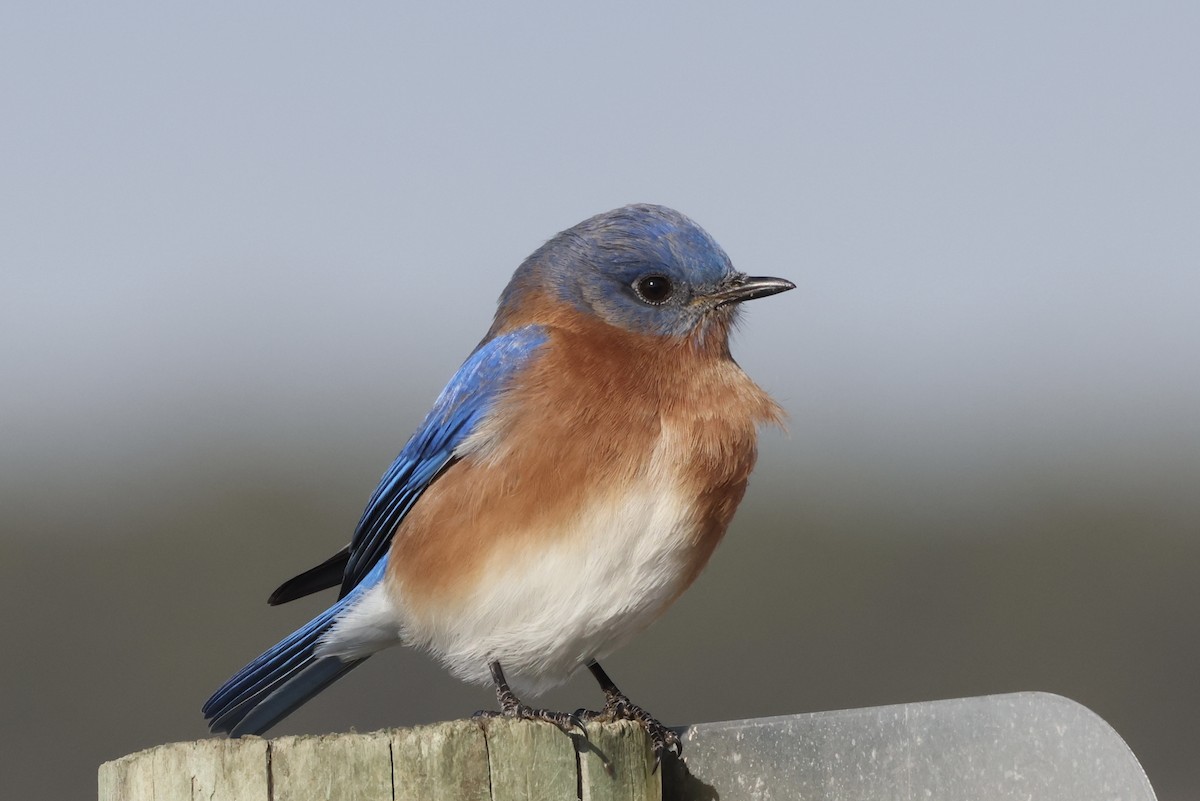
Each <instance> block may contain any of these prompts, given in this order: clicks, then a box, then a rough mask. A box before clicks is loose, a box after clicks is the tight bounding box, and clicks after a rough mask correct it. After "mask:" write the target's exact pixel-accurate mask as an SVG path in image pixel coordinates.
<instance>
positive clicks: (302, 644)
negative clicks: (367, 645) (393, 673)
mask: <svg viewBox="0 0 1200 801" xmlns="http://www.w3.org/2000/svg"><path fill="white" fill-rule="evenodd" d="M384 562H386V560H384V559H381V560H380V562H379V564H377V565H376V566H375V568H374V569H373V570H372V571H371V572H370V573H368V574H367V576H365V577H364V579H363V581H362V583H361V584H359V585H358V586H357V587H355V589H354V591H353V592H351V593H350V594H349V595H347V596H346V597H345V598H343V599H341V600H340V601H338V602H337V603H336V604H334V605H333V606H331V607H330V608H329V609H327V610H325V611H324V612H322V613H321V614H320V615H318V616H317V617H315V618H313V619H312V620H310V621H309V622H308V623H306V624H305V625H304V626H303V627H302V628H300V629H298V630H296V631H294V632H292V633H291V634H289V635H288V636H287V637H286V638H284V639H283V640H282V641H281V642H279V643H278V644H276V645H275V646H274V647H272V648H270V649H268V650H267V651H266V652H265V653H263V654H262V655H261V656H259V657H258V658H257V659H255V660H254V661H253V662H251V663H250V664H248V665H246V666H245V667H244V668H242V669H241V670H239V671H238V672H237V674H236V675H235V676H234V677H233V678H231V679H230V680H229V681H227V682H225V684H224V685H222V687H221V689H219V690H217V691H216V692H215V693H213V696H212V698H209V699H208V701H207V702H206V703H205V704H204V718H205V720H207V721H208V727H209V729H210V730H211V731H214V732H228V733H229V736H230V737H241V736H242V735H243V734H262V733H263V732H264V731H266V730H267V729H269V728H271V727H272V726H274V725H275V724H276V723H278V722H279V721H281V720H283V719H284V718H286V717H287V716H288V715H290V714H291V713H292V712H294V711H295V710H296V709H297V708H298V707H299V706H300V705H301V704H303V703H304V702H305V701H307V700H308V699H310V698H312V697H313V696H314V695H316V694H317V693H319V692H321V690H323V689H325V688H326V687H328V686H329V685H330V684H333V682H335V681H337V680H338V679H339V678H341V677H342V676H343V675H344V674H346V673H347V672H349V671H350V670H351V669H353V668H355V667H357V666H358V665H359V664H360V663H362V662H363V661H365V659H366V657H362V658H361V659H349V660H345V661H343V660H342V659H340V658H338V657H336V656H322V657H318V656H317V655H316V654H315V649H316V646H317V643H318V642H320V640H321V637H322V636H323V635H324V634H325V633H326V632H327V631H329V629H330V628H331V627H332V626H333V624H334V623H335V622H336V621H337V619H338V617H340V616H341V614H342V613H343V612H345V611H346V609H347V608H348V607H350V606H351V605H353V604H354V602H355V601H357V600H358V599H359V598H360V597H361V596H362V593H363V592H364V591H365V590H366V589H367V588H368V587H370V586H371V585H373V584H374V583H375V581H378V580H379V579H380V578H382V577H383V566H384Z"/></svg>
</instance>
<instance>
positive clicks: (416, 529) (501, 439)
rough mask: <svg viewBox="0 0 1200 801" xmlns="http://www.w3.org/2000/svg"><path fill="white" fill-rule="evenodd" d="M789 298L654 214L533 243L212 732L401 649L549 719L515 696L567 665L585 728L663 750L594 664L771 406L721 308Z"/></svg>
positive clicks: (739, 460) (573, 721) (733, 494)
mask: <svg viewBox="0 0 1200 801" xmlns="http://www.w3.org/2000/svg"><path fill="white" fill-rule="evenodd" d="M792 288H794V285H793V284H792V283H791V282H790V281H786V280H784V279H781V278H770V277H755V276H749V275H745V274H743V273H740V272H738V271H736V270H735V269H734V268H733V265H732V264H731V263H730V260H729V257H728V256H726V254H725V252H724V251H723V250H722V249H721V248H720V247H719V246H718V245H717V243H716V242H715V241H713V239H712V237H710V236H709V235H708V234H707V233H705V232H704V230H703V229H701V228H700V227H699V226H697V225H696V224H695V223H694V222H692V221H691V220H690V219H688V218H687V217H685V216H684V215H682V214H680V213H679V212H677V211H673V210H671V209H668V208H664V207H662V206H652V205H632V206H625V207H623V208H620V209H614V210H613V211H610V212H606V213H604V214H600V215H597V216H596V217H593V218H591V219H589V220H585V221H583V222H582V223H580V224H578V225H576V226H574V227H572V228H570V229H568V230H566V231H563V232H561V233H560V234H558V235H557V236H555V237H554V238H552V239H551V240H550V241H548V242H547V243H546V244H545V245H543V246H542V247H541V248H539V249H538V250H537V251H536V252H534V253H533V254H532V255H531V256H530V257H529V258H528V259H526V260H525V262H524V263H522V264H521V266H520V267H519V268H518V269H517V271H516V273H515V274H514V275H513V278H512V281H511V282H510V283H509V285H508V287H507V288H506V289H505V290H504V293H503V294H502V295H501V297H500V304H499V308H498V310H497V313H496V317H495V319H494V321H493V324H492V327H491V329H490V330H489V331H488V334H487V335H486V336H485V337H484V339H483V341H482V342H481V343H480V344H479V345H478V346H477V347H476V349H475V351H474V352H473V353H472V354H471V355H470V356H469V357H468V358H467V360H466V362H465V363H464V364H463V365H462V367H461V368H459V370H458V372H457V373H456V374H455V376H454V377H453V378H452V379H451V381H450V383H449V384H448V385H447V386H446V388H445V390H443V392H442V394H441V395H440V396H439V397H438V399H437V401H436V402H435V403H434V406H433V409H432V410H431V411H430V412H429V414H428V415H427V416H426V418H425V420H424V421H423V422H422V424H421V426H420V428H419V429H418V430H417V432H416V434H414V435H413V436H412V438H411V439H409V440H408V442H407V444H406V445H405V446H404V448H403V449H402V450H401V451H400V454H399V455H398V456H397V457H396V460H395V461H394V462H393V463H392V464H391V466H390V467H389V468H388V470H387V471H386V472H385V473H384V475H383V477H382V479H381V480H380V482H379V485H378V487H377V488H376V490H375V492H374V493H373V494H372V496H371V498H370V500H369V502H368V503H367V506H366V509H365V511H364V512H363V514H362V517H361V519H360V520H359V522H358V525H357V526H356V527H355V530H354V534H353V537H352V538H351V541H350V544H349V545H348V546H346V547H345V548H344V549H342V550H341V551H339V552H338V553H337V554H335V555H334V556H332V557H330V558H329V559H327V560H325V561H324V562H323V563H321V564H320V565H317V566H316V567H314V568H311V569H310V570H307V571H305V572H304V573H301V574H300V575H299V576H296V577H295V578H293V579H291V580H289V581H288V582H286V583H284V584H283V585H282V586H281V587H279V588H278V589H277V590H276V591H275V592H274V593H272V595H271V598H270V603H272V604H275V603H284V602H286V601H289V600H292V599H294V598H299V597H302V596H304V595H307V594H309V593H312V592H316V591H318V590H323V589H328V588H331V587H335V586H339V587H340V589H339V593H338V601H337V602H336V603H335V604H334V605H333V606H332V607H331V608H330V609H328V610H326V611H325V612H323V613H321V614H320V615H318V616H317V617H316V618H314V619H313V620H311V621H309V622H308V623H307V624H306V625H304V626H303V627H301V628H300V629H299V630H297V631H296V632H294V633H292V634H291V635H289V636H288V637H286V638H285V639H284V640H283V641H282V642H280V643H279V644H277V645H276V646H274V647H273V648H271V649H269V650H268V651H266V652H265V653H264V654H262V655H261V656H259V657H258V658H257V659H255V660H254V661H252V662H251V663H250V664H249V665H247V666H246V667H245V668H243V669H242V670H241V671H239V672H238V674H237V675H235V676H234V677H233V678H232V679H230V680H229V681H228V682H226V684H225V685H224V686H223V687H222V688H221V689H219V690H218V691H217V692H216V693H215V694H214V695H213V697H212V698H210V699H209V701H208V703H206V704H205V705H204V714H205V717H206V718H207V719H208V720H209V722H210V726H211V727H212V729H213V730H215V731H227V732H229V733H230V735H232V736H238V735H241V734H260V733H262V732H264V731H265V730H267V729H268V728H270V727H271V726H272V725H274V724H275V723H277V722H278V721H280V720H282V719H283V718H284V717H286V716H287V715H288V714H289V713H291V712H292V711H293V710H295V709H296V708H297V707H298V706H300V705H301V704H302V703H304V702H305V701H306V700H308V699H309V698H311V697H312V696H313V695H315V694H316V693H318V692H320V691H321V690H322V689H323V688H325V687H326V686H328V685H329V684H330V683H332V682H333V681H335V680H336V679H337V678H338V677H340V676H342V675H343V674H345V673H346V672H347V671H349V670H351V669H352V668H353V667H354V666H355V665H358V664H360V663H361V662H362V661H363V660H364V659H366V658H367V657H368V656H369V655H370V654H372V653H374V652H376V651H378V650H380V649H382V648H386V647H388V646H390V645H394V644H396V643H399V642H406V643H408V644H410V645H417V646H420V647H423V648H425V649H426V650H428V651H429V652H430V653H431V654H433V655H434V656H436V657H437V658H439V659H440V660H441V661H442V662H443V663H444V664H446V666H447V667H448V668H449V669H450V670H451V671H452V672H453V673H454V674H455V675H457V676H459V677H461V678H463V679H465V680H467V681H477V682H487V681H490V682H492V683H493V684H494V685H495V687H496V697H497V701H498V702H499V704H500V708H501V712H500V713H497V714H503V715H511V716H515V717H525V718H535V719H539V720H545V721H549V722H552V723H555V724H557V725H559V726H562V727H564V728H570V727H572V726H575V725H578V723H579V717H577V716H575V715H571V714H567V713H561V712H553V711H549V710H538V709H532V708H530V707H528V706H526V705H524V704H522V703H521V702H520V699H519V698H518V697H517V695H516V694H515V692H514V688H516V689H517V690H518V691H520V692H525V690H526V689H528V690H529V691H530V692H540V691H541V690H543V689H546V688H549V687H551V686H554V685H555V684H557V683H559V682H561V681H564V680H565V679H566V678H567V677H568V676H570V675H571V674H572V673H573V672H574V671H575V670H577V669H578V668H580V667H582V666H584V665H586V666H587V667H588V669H589V670H590V671H591V672H592V674H593V675H594V676H595V677H596V679H597V681H598V682H599V684H600V687H601V689H602V690H603V691H604V695H605V705H604V708H603V709H601V710H599V711H596V712H591V713H587V716H589V719H590V718H594V717H612V718H626V719H630V720H636V721H638V722H639V723H640V724H641V725H643V726H644V727H645V728H646V730H647V732H648V733H649V734H650V738H651V744H652V746H653V748H654V751H655V754H656V755H658V756H660V757H661V756H662V755H663V754H664V753H667V752H668V751H676V752H677V751H678V746H679V740H678V737H677V736H676V735H675V734H674V733H673V732H672V731H670V730H669V729H667V728H666V727H664V726H663V725H662V724H661V723H660V722H658V721H657V720H656V719H655V718H654V717H653V716H651V715H650V714H649V713H648V712H646V710H645V709H643V708H641V707H638V706H637V705H635V704H633V703H632V702H630V701H629V699H628V697H627V696H625V695H624V694H623V693H621V692H620V690H618V689H617V687H616V685H615V684H614V683H613V682H612V680H611V679H610V678H609V677H608V675H607V674H606V673H605V672H604V670H603V669H602V668H601V667H600V665H599V663H598V662H597V661H596V660H597V659H599V658H602V657H604V656H606V655H607V654H608V653H610V652H611V651H612V649H613V648H615V647H617V646H618V645H619V644H620V643H621V642H624V641H626V640H627V639H628V638H629V637H630V636H632V635H633V634H635V633H636V632H637V631H640V630H642V629H644V628H645V626H647V625H649V624H650V622H652V621H653V620H654V619H655V618H656V617H658V615H660V614H662V612H663V611H664V610H665V609H666V608H667V606H669V605H670V603H671V602H672V601H673V600H674V599H675V598H676V597H678V595H679V593H680V592H682V591H683V590H684V589H686V587H687V586H688V584H690V583H691V581H692V580H694V578H695V577H696V575H697V574H698V573H699V571H700V570H701V569H702V568H703V566H704V564H705V562H706V561H707V560H708V557H709V556H710V555H711V553H712V552H713V549H714V548H715V546H716V544H717V542H719V540H720V538H721V537H722V536H723V535H724V532H725V530H726V527H727V526H728V524H729V519H730V516H731V515H732V513H733V510H734V508H736V506H737V504H738V502H739V501H740V500H741V497H742V495H743V493H744V491H745V487H746V482H747V480H748V477H749V473H750V469H751V467H752V466H753V464H754V458H755V442H756V428H757V426H758V425H760V424H764V423H770V422H775V421H778V420H779V419H780V418H781V416H782V412H781V410H780V409H779V407H778V406H777V405H776V404H775V403H774V402H773V401H772V400H771V399H770V398H769V397H768V396H767V395H766V393H764V392H763V391H762V390H761V389H760V388H759V387H757V386H756V385H755V384H754V383H753V381H751V380H750V379H749V378H748V377H747V376H746V375H745V374H744V373H743V372H742V371H741V370H740V369H739V368H738V366H737V364H736V363H734V362H733V360H732V357H731V356H730V353H729V342H728V337H729V331H730V329H731V327H732V324H733V323H734V320H735V317H736V314H737V309H738V306H739V304H741V303H742V302H744V301H747V300H753V299H755V298H761V297H767V296H770V295H774V294H777V293H779V292H784V291H787V290H789V289H792ZM535 359H536V362H537V363H536V369H527V368H529V367H531V365H532V364H533V362H534V360H535ZM510 389H511V392H510V391H509V390H510ZM493 412H495V415H494V416H493ZM435 482H437V487H436V489H434V490H433V491H432V492H428V493H426V490H427V489H429V488H430V487H431V486H432V485H433V484H434V483H435ZM418 504H419V506H418ZM414 507H415V508H416V509H417V511H416V513H412V514H410V513H411V512H412V511H413V509H414ZM398 528H402V532H401V534H400V535H399V538H397V529H398ZM506 670H507V671H509V673H508V676H509V677H511V680H512V682H513V683H512V686H511V687H510V685H509V683H508V682H509V678H506V674H505V671H506Z"/></svg>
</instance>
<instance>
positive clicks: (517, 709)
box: [471, 661, 587, 738]
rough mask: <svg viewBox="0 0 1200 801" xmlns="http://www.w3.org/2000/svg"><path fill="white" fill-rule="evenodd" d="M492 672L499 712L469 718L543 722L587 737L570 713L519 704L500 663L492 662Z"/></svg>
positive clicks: (486, 710) (585, 730)
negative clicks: (499, 718) (578, 732)
mask: <svg viewBox="0 0 1200 801" xmlns="http://www.w3.org/2000/svg"><path fill="white" fill-rule="evenodd" d="M488 667H489V668H490V669H491V671H492V681H493V682H495V683H496V700H497V701H498V702H499V703H500V711H499V712H493V711H491V710H489V709H483V710H480V711H478V712H476V713H475V714H474V715H472V716H471V717H473V718H498V717H506V718H517V719H518V720H544V721H546V722H547V723H553V724H554V725H555V726H558V727H559V728H560V729H562V730H563V731H564V732H566V733H567V734H571V733H572V730H573V729H579V731H580V732H582V733H583V736H584V737H585V738H586V737H587V729H585V728H584V727H583V721H582V720H580V719H579V717H578V716H577V715H575V714H574V713H571V712H554V711H551V710H549V709H534V708H533V707H531V706H527V705H526V704H523V703H521V699H520V698H517V694H516V693H514V692H513V691H512V689H511V688H510V687H509V686H508V682H507V681H506V680H505V678H504V671H503V670H502V669H501V668H500V662H499V661H496V662H492V663H491V664H490V665H489V666H488Z"/></svg>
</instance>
